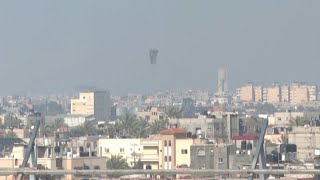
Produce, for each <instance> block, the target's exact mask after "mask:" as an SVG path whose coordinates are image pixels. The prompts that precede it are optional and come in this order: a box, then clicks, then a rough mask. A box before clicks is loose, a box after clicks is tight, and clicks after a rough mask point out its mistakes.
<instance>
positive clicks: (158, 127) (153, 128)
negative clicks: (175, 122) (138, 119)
mask: <svg viewBox="0 0 320 180" xmlns="http://www.w3.org/2000/svg"><path fill="white" fill-rule="evenodd" d="M167 127H168V119H159V120H155V121H153V122H152V123H151V124H150V133H151V134H159V133H160V131H162V130H164V129H166V128H167Z"/></svg>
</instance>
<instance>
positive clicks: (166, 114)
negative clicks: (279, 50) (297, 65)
mask: <svg viewBox="0 0 320 180" xmlns="http://www.w3.org/2000/svg"><path fill="white" fill-rule="evenodd" d="M216 89H217V91H216V92H214V93H212V92H210V91H206V90H176V91H159V92H154V93H149V94H138V93H129V94H127V95H126V96H113V95H112V94H110V92H109V91H108V90H83V91H80V92H79V94H74V95H71V96H64V95H47V96H33V97H27V96H20V95H9V96H6V97H2V98H1V103H0V104H1V115H0V124H1V130H0V135H1V138H0V141H1V145H0V148H1V149H0V150H1V158H0V166H1V168H19V167H21V166H22V165H23V161H24V159H25V153H23V152H26V149H27V145H28V142H29V140H30V138H31V136H32V133H34V131H35V130H34V129H37V128H35V127H37V126H38V129H37V131H36V135H35V136H36V138H35V144H36V146H35V149H36V156H37V161H36V162H37V164H36V165H34V164H32V163H31V162H28V163H27V164H26V167H36V168H37V169H49V170H55V169H63V170H74V169H79V170H81V169H93V170H95V169H96V170H107V169H152V170H157V169H164V170H172V169H213V170H223V169H247V168H250V167H251V165H252V163H253V161H254V156H255V155H259V154H256V153H257V151H258V150H257V148H258V147H259V146H260V145H259V143H260V144H261V145H262V147H263V146H264V150H263V151H264V153H265V157H266V158H265V165H266V168H268V169H299V168H300V167H305V168H307V169H314V168H315V167H317V165H318V161H317V159H318V158H319V156H320V153H319V152H320V149H319V148H317V144H318V143H320V137H318V136H319V132H320V128H319V126H320V106H319V103H320V101H318V96H319V92H318V89H317V85H314V84H307V83H300V82H293V83H290V84H280V83H274V84H272V85H269V86H267V87H263V86H261V85H256V84H254V83H248V84H244V85H243V86H241V87H239V88H237V89H236V90H235V91H230V90H229V89H228V74H227V70H226V69H219V70H218V72H217V82H216ZM265 122H268V123H267V124H268V126H267V127H265V128H264V126H263V124H264V123H265ZM262 132H263V133H262ZM264 133H265V134H264ZM261 136H263V137H262V139H263V141H262V142H260V141H259V138H260V137H261ZM259 151H262V150H259ZM124 177H127V178H134V177H135V178H139V179H140V178H141V179H142V178H150V177H153V178H178V179H179V178H192V177H193V176H192V175H187V174H175V175H174V176H169V177H164V176H160V175H158V177H156V176H150V177H147V176H145V175H131V176H123V177H122V178H124ZM216 177H217V178H219V177H220V178H221V177H224V178H247V177H248V174H247V173H239V174H223V173H221V174H216ZM278 177H287V178H288V177H290V178H296V179H299V178H313V175H310V174H305V175H303V174H301V175H299V174H298V175H297V174H283V175H280V176H279V175H278ZM8 178H14V176H10V177H8ZM42 178H43V179H54V178H58V177H54V176H53V175H47V176H45V177H42ZM59 178H62V177H61V176H60V177H59ZM64 178H65V179H73V176H72V175H65V177H64ZM83 178H91V179H92V178H108V177H107V176H97V177H93V176H90V175H88V176H84V177H83ZM109 178H110V177H109Z"/></svg>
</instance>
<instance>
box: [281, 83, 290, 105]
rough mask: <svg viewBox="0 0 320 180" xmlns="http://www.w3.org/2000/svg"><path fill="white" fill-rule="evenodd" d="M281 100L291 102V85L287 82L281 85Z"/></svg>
mask: <svg viewBox="0 0 320 180" xmlns="http://www.w3.org/2000/svg"><path fill="white" fill-rule="evenodd" d="M281 102H290V86H288V85H286V84H284V85H282V86H281Z"/></svg>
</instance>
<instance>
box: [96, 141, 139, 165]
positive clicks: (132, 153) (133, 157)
mask: <svg viewBox="0 0 320 180" xmlns="http://www.w3.org/2000/svg"><path fill="white" fill-rule="evenodd" d="M98 146H99V149H98V154H99V156H100V157H106V158H111V155H121V156H122V157H123V158H125V159H126V160H127V162H128V165H129V166H130V167H133V166H134V164H135V163H136V162H138V160H139V159H141V157H142V152H143V146H142V145H141V143H140V139H99V141H98Z"/></svg>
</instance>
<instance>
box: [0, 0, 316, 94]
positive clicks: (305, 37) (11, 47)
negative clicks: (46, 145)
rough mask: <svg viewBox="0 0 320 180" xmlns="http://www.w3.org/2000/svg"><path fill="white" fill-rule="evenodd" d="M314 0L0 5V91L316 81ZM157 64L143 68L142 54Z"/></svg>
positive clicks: (119, 90) (75, 0)
mask: <svg viewBox="0 0 320 180" xmlns="http://www.w3.org/2000/svg"><path fill="white" fill-rule="evenodd" d="M318 7H320V1H315V0H310V1H292V0H284V1H254V2H252V1H234V2H229V1H211V0H204V1H202V2H201V3H199V2H196V1H192V0H176V1H171V0H151V1H150V0H137V1H117V0H110V1H85V0H69V1H33V0H31V1H27V2H16V1H1V2H0V27H1V28H0V39H1V41H0V63H1V64H0V77H1V80H2V81H1V82H2V85H1V88H0V94H1V95H6V94H18V93H24V94H28V93H29V94H48V93H59V92H69V93H72V92H74V91H75V90H76V88H77V87H78V86H82V85H84V86H92V87H98V88H102V89H107V90H109V91H110V92H111V93H112V94H120V95H121V94H124V93H127V92H149V91H154V90H161V89H163V90H164V89H189V88H190V89H208V90H209V91H210V92H215V90H216V86H217V71H218V69H219V68H225V69H226V70H227V71H228V79H229V81H228V87H229V88H230V90H232V89H235V88H236V87H238V86H240V85H242V84H245V83H247V82H249V81H251V82H255V83H257V84H261V85H263V84H271V83H273V82H274V81H278V82H293V81H306V82H312V83H314V84H320V80H319V78H318V74H319V73H318V71H319V70H318V69H319V67H320V61H319V60H320V51H319V49H320V43H319V42H320V34H319V32H320V24H319V23H316V22H318V20H319V19H320V11H319V8H318ZM153 48H155V49H157V50H158V53H157V63H156V64H151V63H150V54H149V50H150V49H153Z"/></svg>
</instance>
